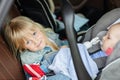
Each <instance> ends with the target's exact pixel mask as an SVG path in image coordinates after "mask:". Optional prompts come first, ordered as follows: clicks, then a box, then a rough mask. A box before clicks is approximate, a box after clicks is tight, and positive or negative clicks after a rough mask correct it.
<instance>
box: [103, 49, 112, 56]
mask: <svg viewBox="0 0 120 80" xmlns="http://www.w3.org/2000/svg"><path fill="white" fill-rule="evenodd" d="M112 51H113V48H108V49H107V50H106V51H105V53H106V54H107V55H108V56H109V55H110V54H111V53H112Z"/></svg>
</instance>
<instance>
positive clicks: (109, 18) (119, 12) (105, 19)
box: [82, 8, 120, 42]
mask: <svg viewBox="0 0 120 80" xmlns="http://www.w3.org/2000/svg"><path fill="white" fill-rule="evenodd" d="M119 18H120V8H116V9H113V10H111V11H109V12H107V13H106V14H104V15H103V16H102V17H101V18H100V19H99V20H98V21H97V22H96V24H95V25H93V26H92V27H91V28H90V29H88V31H87V33H86V34H85V37H84V39H83V41H82V42H85V41H90V40H91V39H93V38H94V37H95V36H96V35H97V34H98V32H100V31H106V30H107V27H108V26H110V25H111V24H113V23H114V22H115V21H116V20H118V19H119Z"/></svg>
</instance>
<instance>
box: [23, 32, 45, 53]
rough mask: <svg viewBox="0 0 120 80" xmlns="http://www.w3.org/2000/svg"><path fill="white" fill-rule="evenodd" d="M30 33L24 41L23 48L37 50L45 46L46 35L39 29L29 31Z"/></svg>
mask: <svg viewBox="0 0 120 80" xmlns="http://www.w3.org/2000/svg"><path fill="white" fill-rule="evenodd" d="M31 33H32V34H31V35H30V36H29V37H28V39H27V40H26V41H25V49H28V50H30V51H38V50H41V49H43V48H44V47H45V46H46V36H45V35H44V34H43V33H42V32H41V31H40V30H35V31H31Z"/></svg>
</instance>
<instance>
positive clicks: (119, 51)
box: [106, 41, 120, 65]
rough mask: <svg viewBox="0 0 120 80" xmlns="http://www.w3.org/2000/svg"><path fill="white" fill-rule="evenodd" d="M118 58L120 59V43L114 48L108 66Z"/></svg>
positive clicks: (107, 62)
mask: <svg viewBox="0 0 120 80" xmlns="http://www.w3.org/2000/svg"><path fill="white" fill-rule="evenodd" d="M118 58H120V41H118V42H117V44H116V46H115V47H114V48H113V51H112V53H111V55H110V56H108V59H107V61H106V65H107V64H109V63H111V62H112V61H114V60H116V59H118Z"/></svg>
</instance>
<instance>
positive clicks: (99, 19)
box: [0, 0, 120, 80]
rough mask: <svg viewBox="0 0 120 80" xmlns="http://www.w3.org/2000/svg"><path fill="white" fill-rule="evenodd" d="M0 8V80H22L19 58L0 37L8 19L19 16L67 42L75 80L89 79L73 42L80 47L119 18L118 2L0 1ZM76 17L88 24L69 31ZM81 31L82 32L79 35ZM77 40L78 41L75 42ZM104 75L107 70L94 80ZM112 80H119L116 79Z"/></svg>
mask: <svg viewBox="0 0 120 80" xmlns="http://www.w3.org/2000/svg"><path fill="white" fill-rule="evenodd" d="M0 4H1V5H0V10H1V11H0V16H1V18H0V32H1V35H0V54H1V55H0V80H26V77H25V73H24V71H23V68H22V66H21V62H20V59H19V56H16V55H14V54H13V53H12V51H11V49H10V48H9V45H8V44H7V43H6V41H5V38H4V35H3V29H4V26H5V25H6V24H8V23H9V21H10V20H11V19H12V18H14V17H16V16H20V15H23V16H27V17H30V18H31V19H33V20H35V21H38V22H39V23H41V24H43V25H45V26H46V27H50V28H52V29H53V30H54V31H55V32H56V33H58V34H59V35H60V38H61V39H66V38H67V39H68V41H69V43H70V44H72V45H70V49H71V52H72V53H73V54H72V58H73V62H76V61H77V62H78V61H79V63H75V64H74V66H75V69H76V73H77V77H78V79H79V80H92V79H91V78H90V76H89V75H88V73H87V72H86V69H85V67H84V65H83V63H82V61H81V58H80V56H77V58H76V55H78V50H77V46H76V41H79V42H81V43H82V42H85V41H88V40H91V39H92V38H93V37H95V36H96V35H97V33H98V32H99V31H103V30H105V29H106V28H99V27H100V26H105V27H106V26H109V25H111V24H112V23H114V22H115V21H116V20H117V19H119V18H120V13H119V12H120V9H119V7H120V1H118V0H99V1H97V0H53V2H49V1H48V0H28V1H27V0H0ZM52 4H54V6H53V5H52ZM36 8H37V10H36ZM50 10H51V11H52V12H53V13H54V14H55V15H56V18H53V16H52V14H51V12H50ZM36 11H37V12H36ZM68 13H69V14H68ZM76 14H80V17H81V15H82V17H84V18H85V19H88V20H89V21H88V22H87V23H85V24H84V25H83V26H82V27H81V29H80V30H79V31H78V32H76V31H75V30H74V28H73V24H74V21H75V20H74V15H76ZM35 15H36V16H35ZM41 15H42V16H41ZM56 19H58V20H60V21H62V22H63V23H64V25H65V27H59V26H58V23H57V21H56ZM101 23H102V24H101ZM82 31H85V32H84V33H82ZM86 31H87V32H86ZM81 37H82V38H81ZM78 38H80V39H79V40H77V39H78ZM115 59H116V58H115ZM112 60H113V58H110V59H109V60H108V63H109V62H111V61H112ZM113 65H115V64H113ZM116 65H117V64H116ZM80 66H81V69H80V68H79V67H80ZM118 66H119V65H118ZM117 68H119V67H117ZM108 70H111V69H108ZM81 72H82V73H81ZM106 72H107V70H106V71H104V72H103V75H102V77H101V78H100V76H101V74H100V75H98V77H97V78H96V80H105V79H106V80H107V79H109V78H107V77H106V76H109V74H108V75H107V74H105V73H106ZM111 74H112V73H111ZM113 76H115V75H113ZM111 80H112V78H111ZM113 80H119V77H118V78H117V79H113Z"/></svg>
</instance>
